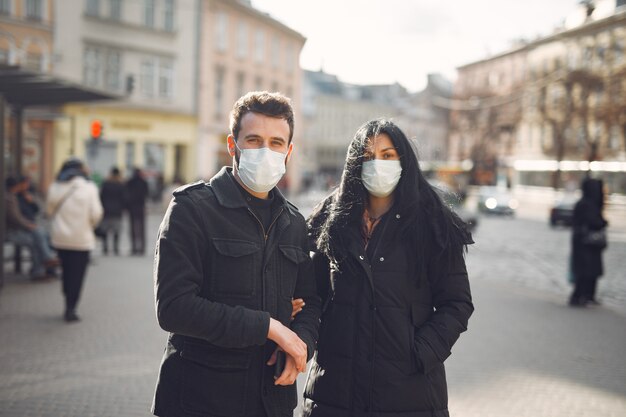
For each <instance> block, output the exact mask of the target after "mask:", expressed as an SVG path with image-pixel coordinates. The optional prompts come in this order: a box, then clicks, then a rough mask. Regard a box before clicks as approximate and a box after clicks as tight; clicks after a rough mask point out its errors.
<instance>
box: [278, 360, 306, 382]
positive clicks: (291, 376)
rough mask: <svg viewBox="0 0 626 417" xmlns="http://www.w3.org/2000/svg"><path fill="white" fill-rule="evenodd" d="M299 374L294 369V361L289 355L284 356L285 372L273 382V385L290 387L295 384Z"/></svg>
mask: <svg viewBox="0 0 626 417" xmlns="http://www.w3.org/2000/svg"><path fill="white" fill-rule="evenodd" d="M299 373H300V372H299V371H298V369H296V361H295V359H294V358H293V356H291V355H285V370H284V371H283V373H282V374H280V376H279V377H278V379H277V380H276V381H274V385H291V384H293V383H294V382H296V378H297V377H298V374H299Z"/></svg>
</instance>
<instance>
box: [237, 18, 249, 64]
mask: <svg viewBox="0 0 626 417" xmlns="http://www.w3.org/2000/svg"><path fill="white" fill-rule="evenodd" d="M246 55H248V25H246V23H245V22H239V26H238V27H237V57H239V58H245V57H246Z"/></svg>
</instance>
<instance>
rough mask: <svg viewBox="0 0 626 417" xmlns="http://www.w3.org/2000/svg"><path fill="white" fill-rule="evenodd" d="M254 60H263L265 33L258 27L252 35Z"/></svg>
mask: <svg viewBox="0 0 626 417" xmlns="http://www.w3.org/2000/svg"><path fill="white" fill-rule="evenodd" d="M254 60H255V61H256V62H263V61H264V60H265V33H264V32H263V31H262V30H261V29H259V30H257V31H256V34H255V36H254Z"/></svg>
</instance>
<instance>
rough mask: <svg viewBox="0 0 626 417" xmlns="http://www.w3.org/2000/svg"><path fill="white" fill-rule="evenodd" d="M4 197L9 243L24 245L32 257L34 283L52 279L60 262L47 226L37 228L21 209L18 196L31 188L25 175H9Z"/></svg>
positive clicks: (33, 221)
mask: <svg viewBox="0 0 626 417" xmlns="http://www.w3.org/2000/svg"><path fill="white" fill-rule="evenodd" d="M5 186H6V192H5V194H4V198H5V200H4V204H5V207H6V212H5V219H4V221H5V225H6V231H7V240H9V241H11V242H13V243H16V244H18V245H23V246H26V247H27V248H28V250H29V251H30V254H31V269H30V278H31V279H32V280H33V281H42V280H46V279H48V278H52V277H53V275H54V274H52V273H51V272H53V271H54V268H55V267H56V266H58V265H59V263H60V262H59V259H58V258H57V257H56V255H55V253H54V250H53V249H52V247H51V246H50V244H49V241H48V235H47V233H46V231H45V230H44V228H43V227H41V226H39V225H37V223H36V222H35V220H34V219H30V218H29V217H27V216H25V215H24V213H23V212H22V210H21V209H20V203H19V198H18V195H20V194H21V193H24V192H25V191H26V190H27V188H28V181H26V180H25V178H24V177H23V176H21V175H18V176H9V177H7V178H6V180H5Z"/></svg>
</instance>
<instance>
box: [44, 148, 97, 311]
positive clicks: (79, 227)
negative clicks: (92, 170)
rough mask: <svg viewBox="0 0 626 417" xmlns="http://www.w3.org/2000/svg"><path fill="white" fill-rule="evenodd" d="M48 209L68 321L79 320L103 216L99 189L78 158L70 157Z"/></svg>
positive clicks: (55, 184)
mask: <svg viewBox="0 0 626 417" xmlns="http://www.w3.org/2000/svg"><path fill="white" fill-rule="evenodd" d="M46 212H47V213H48V215H49V216H50V218H51V223H52V233H51V237H52V245H53V246H54V247H55V248H56V249H57V252H58V254H59V258H60V259H61V268H62V270H63V272H62V279H63V294H64V296H65V315H64V318H65V321H67V322H75V321H78V320H79V317H78V315H77V314H76V306H77V304H78V298H79V296H80V291H81V288H82V286H83V280H84V278H85V273H86V272H87V264H88V263H89V251H91V250H92V249H93V248H94V247H95V243H96V237H95V235H94V232H93V230H94V228H95V227H96V225H97V224H98V223H99V222H100V219H101V218H102V205H101V204H100V196H99V195H98V188H97V187H96V185H95V184H94V183H93V182H91V181H89V179H88V178H87V169H86V167H85V165H84V164H83V162H82V161H80V160H79V159H76V158H71V159H69V160H67V161H66V162H65V163H64V164H63V166H62V167H61V171H60V172H59V175H58V176H57V178H56V180H55V181H54V183H52V185H51V186H50V189H49V190H48V199H47V201H46Z"/></svg>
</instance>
